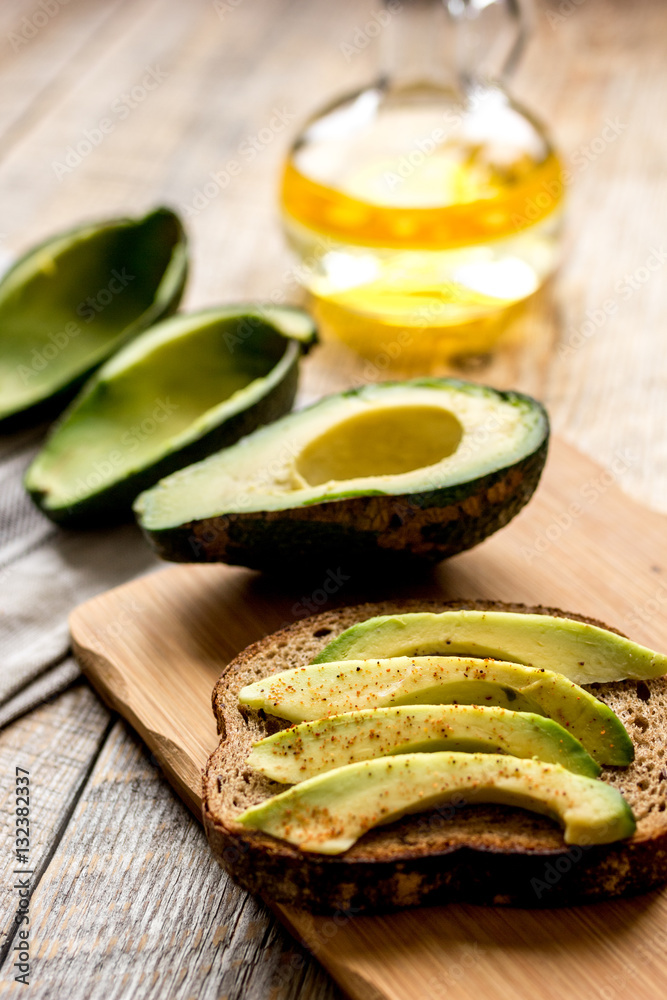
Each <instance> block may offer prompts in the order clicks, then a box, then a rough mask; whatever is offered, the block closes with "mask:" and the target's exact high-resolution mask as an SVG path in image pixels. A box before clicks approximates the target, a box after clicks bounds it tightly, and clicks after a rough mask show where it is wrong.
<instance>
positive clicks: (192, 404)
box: [25, 305, 315, 527]
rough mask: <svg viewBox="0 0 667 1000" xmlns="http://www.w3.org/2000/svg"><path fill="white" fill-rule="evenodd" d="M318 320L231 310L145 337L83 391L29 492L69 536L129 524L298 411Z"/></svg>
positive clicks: (275, 310)
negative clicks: (173, 483) (167, 481)
mask: <svg viewBox="0 0 667 1000" xmlns="http://www.w3.org/2000/svg"><path fill="white" fill-rule="evenodd" d="M314 338H315V328H314V326H313V324H312V321H311V319H310V317H309V316H308V315H307V314H306V313H304V312H302V311H301V310H299V309H291V308H287V307H277V306H260V305H256V306H252V305H241V306H227V307H224V308H218V309H207V310H204V311H202V312H198V313H191V314H189V315H183V316H175V317H173V318H172V319H169V320H166V321H165V322H163V323H160V324H158V325H156V326H154V327H153V328H152V329H150V330H147V331H146V332H145V333H143V334H142V335H141V336H140V337H137V338H136V339H135V340H134V341H133V342H132V343H131V344H128V345H127V346H126V347H125V348H124V349H123V350H122V351H120V352H119V353H118V354H116V355H115V356H114V357H113V358H111V360H109V361H108V362H107V363H106V364H105V365H104V366H103V367H102V368H101V369H100V370H99V371H98V372H97V373H96V374H95V375H94V376H93V378H92V379H91V380H90V381H89V382H88V384H87V385H86V386H84V388H83V390H82V391H81V393H80V395H79V396H78V397H77V398H76V399H75V400H74V402H73V403H72V404H71V406H70V408H69V409H68V410H67V412H66V413H65V414H64V415H63V417H62V419H61V420H60V422H59V423H58V424H57V425H56V426H55V427H54V429H53V431H52V433H51V434H50V436H49V438H48V439H47V443H46V445H45V446H44V448H43V449H42V451H41V452H40V453H39V454H38V455H37V457H36V458H35V460H34V462H33V463H32V465H31V466H30V468H29V469H28V472H27V474H26V479H25V485H26V488H27V489H28V490H29V492H30V494H31V496H32V498H33V499H34V501H35V502H36V503H37V504H38V506H39V507H41V509H42V510H43V511H44V513H45V514H46V515H47V516H48V517H50V518H51V520H53V521H56V522H58V523H60V524H65V525H68V526H76V527H81V526H87V527H91V526H96V525H98V524H99V525H106V524H108V523H109V521H110V520H114V519H119V518H122V517H126V516H128V515H129V513H130V510H131V504H132V501H133V500H134V498H135V497H136V496H137V494H138V493H139V491H140V490H142V489H145V488H146V487H148V486H151V485H152V484H153V483H156V482H157V481H158V480H159V479H160V478H161V477H162V476H164V475H167V474H168V473H170V472H173V471H174V470H175V469H178V468H181V467H182V466H183V465H187V464H188V463H189V462H193V461H196V460H197V459H200V458H202V457H203V456H204V455H209V454H210V453H211V452H212V451H216V449H218V448H224V447H226V446H227V445H230V444H232V443H233V442H235V441H237V440H238V439H239V438H240V437H242V436H243V435H244V434H248V433H250V431H253V430H255V428H256V427H258V426H259V425H260V424H264V423H267V422H268V421H270V420H275V418H276V417H279V416H282V414H283V413H285V412H286V411H287V410H289V409H290V407H291V406H292V403H293V401H294V395H295V392H296V385H297V378H298V365H299V357H300V355H301V353H302V351H303V350H304V349H306V348H307V347H308V346H309V344H310V343H311V342H312V341H313V340H314Z"/></svg>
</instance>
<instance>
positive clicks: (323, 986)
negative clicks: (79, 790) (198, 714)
mask: <svg viewBox="0 0 667 1000" xmlns="http://www.w3.org/2000/svg"><path fill="white" fill-rule="evenodd" d="M31 919H32V928H31V947H32V948H33V949H34V957H33V963H32V974H31V979H30V989H31V992H30V995H31V996H35V997H39V998H40V1000H60V998H62V997H63V996H67V997H68V998H70V1000H124V998H126V997H141V998H142V1000H164V998H166V997H169V1000H189V998H192V997H197V998H198V1000H221V998H226V1000H267V998H269V997H270V998H271V1000H316V998H317V1000H335V998H336V997H337V996H338V993H337V991H336V989H335V988H334V986H333V984H331V983H330V981H329V980H328V977H326V975H325V973H324V972H323V971H322V970H321V969H320V968H319V967H318V966H317V964H316V963H314V962H313V961H312V960H311V959H310V958H309V957H308V955H307V953H305V952H304V951H303V950H302V949H300V948H299V947H298V946H296V945H295V944H294V943H293V942H292V941H290V939H289V938H288V936H287V934H286V932H285V931H283V930H282V929H281V928H280V927H279V926H277V925H276V923H275V921H274V920H273V917H272V916H271V914H270V913H269V912H268V911H267V910H266V909H265V908H264V907H263V906H262V905H261V904H260V903H258V902H256V901H255V900H253V899H251V898H250V897H248V896H247V895H246V894H245V893H243V892H242V891H241V890H239V889H238V888H237V887H236V886H235V885H234V884H233V883H232V882H231V881H230V880H229V879H228V878H227V876H226V875H225V874H224V873H223V872H222V871H221V870H220V868H219V867H218V865H217V864H216V863H215V861H214V860H213V858H212V857H211V855H210V854H209V853H208V850H207V845H206V841H205V838H204V834H203V832H202V830H201V827H200V826H199V825H198V824H197V823H196V822H195V820H194V819H193V818H192V817H191V816H190V815H189V814H188V813H187V811H186V810H185V809H184V807H183V805H182V804H181V803H180V802H179V801H178V799H177V798H176V797H175V796H174V795H173V793H172V792H171V791H170V789H169V787H168V786H167V785H166V784H165V782H164V781H163V780H162V777H161V775H160V773H159V772H158V770H157V769H156V766H155V764H154V762H153V761H152V760H151V758H150V757H149V755H148V753H147V752H146V750H145V748H144V747H143V746H141V744H140V743H139V741H138V740H137V739H136V737H134V736H133V735H132V734H129V733H128V732H127V730H126V727H125V726H124V724H122V723H118V724H117V725H116V726H115V727H114V729H113V730H112V732H111V735H110V737H109V739H108V740H107V742H106V743H105V746H104V749H103V751H102V753H101V754H100V756H99V759H98V761H97V763H96V765H95V768H94V770H93V772H92V774H91V776H90V781H89V782H88V784H87V785H86V787H85V789H84V791H83V794H82V795H81V798H80V799H79V801H78V803H77V806H76V809H75V810H74V813H73V815H72V817H71V820H70V823H69V825H68V827H67V830H66V831H65V834H64V836H63V838H62V840H61V841H60V843H59V845H58V848H57V850H56V852H55V854H54V856H53V858H52V860H51V862H50V864H49V867H48V870H47V871H46V873H45V874H44V876H43V877H42V880H41V882H40V883H39V886H38V888H37V891H36V892H35V894H34V896H33V899H32V903H31ZM6 972H7V970H6V967H5V969H3V974H4V975H5V979H7V978H8V977H7V975H6ZM21 989H23V987H22V986H21V984H19V983H8V984H7V985H6V986H5V987H4V992H3V996H5V995H6V996H14V994H16V995H17V996H21V995H22V994H21V993H20V990H21ZM12 991H13V992H12Z"/></svg>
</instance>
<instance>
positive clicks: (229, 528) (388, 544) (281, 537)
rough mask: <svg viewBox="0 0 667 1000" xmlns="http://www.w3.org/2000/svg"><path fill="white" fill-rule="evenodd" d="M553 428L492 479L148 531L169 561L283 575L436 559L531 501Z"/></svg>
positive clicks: (475, 541) (497, 525)
mask: <svg viewBox="0 0 667 1000" xmlns="http://www.w3.org/2000/svg"><path fill="white" fill-rule="evenodd" d="M548 443H549V436H548V433H547V435H546V437H545V439H544V441H543V442H542V444H541V445H540V447H539V448H538V449H537V450H536V451H534V452H533V453H532V454H530V455H527V456H526V457H525V458H524V459H522V460H521V461H520V462H517V463H515V464H514V465H511V466H507V467H506V468H504V469H499V470H497V471H496V472H492V473H490V474H489V475H487V476H482V477H481V478H479V479H475V480H472V481H470V482H467V483H458V484H456V485H454V486H450V487H445V488H442V489H437V488H436V489H431V490H428V491H426V492H423V493H419V492H415V493H411V494H406V495H388V494H381V495H378V494H375V495H367V496H358V497H350V498H347V499H344V500H330V501H327V502H325V503H319V504H309V505H308V506H303V507H292V508H285V509H284V510H275V511H259V512H257V511H253V512H252V513H234V514H225V515H221V516H220V517H213V518H204V519H202V520H198V521H190V522H188V523H186V524H183V525H180V526H178V527H176V528H166V529H162V530H157V531H149V530H147V529H145V528H144V529H143V530H144V534H145V535H146V538H147V539H148V541H149V543H150V545H151V546H152V548H153V549H154V551H155V552H156V554H157V555H159V556H160V557H161V558H162V559H167V560H169V561H171V562H226V563H229V564H231V565H240V566H248V567H250V568H251V569H266V570H269V571H275V572H284V569H285V566H286V565H287V566H290V565H295V564H296V565H298V566H299V567H300V568H303V567H308V566H311V567H315V566H317V565H325V564H327V563H330V561H331V560H334V561H337V560H338V561H340V560H343V559H344V560H345V561H346V565H348V566H354V565H355V564H358V565H360V566H363V565H364V564H367V563H368V562H369V560H372V563H373V566H374V568H376V567H377V566H378V564H380V563H383V562H386V563H388V564H392V565H394V566H395V565H396V564H397V563H399V564H400V563H404V564H406V565H408V566H409V564H411V563H412V564H415V563H421V564H423V563H436V562H439V561H440V560H441V559H447V558H449V557H450V556H454V555H456V554H457V553H459V552H463V551H464V550H465V549H470V548H472V547H473V546H474V545H478V544H479V543H480V542H482V541H484V539H485V538H487V537H488V536H489V535H491V534H492V533H493V532H494V531H497V530H498V529H499V528H502V527H504V526H505V525H506V524H507V523H508V522H509V521H511V519H512V518H513V517H515V515H516V514H518V513H519V511H520V510H521V508H522V507H524V506H525V504H526V503H528V501H529V500H530V498H531V496H532V495H533V493H534V491H535V488H536V487H537V484H538V482H539V479H540V475H541V473H542V469H543V468H544V463H545V461H546V456H547V449H548Z"/></svg>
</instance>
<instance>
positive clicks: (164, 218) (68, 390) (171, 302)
mask: <svg viewBox="0 0 667 1000" xmlns="http://www.w3.org/2000/svg"><path fill="white" fill-rule="evenodd" d="M123 221H125V220H122V219H116V220H109V221H108V222H106V223H100V228H103V227H104V226H105V225H110V224H118V223H121V222H123ZM136 224H137V228H138V229H140V228H141V227H144V229H145V232H144V233H140V234H139V236H138V247H139V246H140V242H139V241H141V240H143V242H144V244H145V246H144V247H143V249H142V252H143V253H150V248H151V242H150V240H151V238H152V237H153V235H157V230H158V227H162V229H163V230H164V232H163V234H162V237H161V240H162V241H163V242H164V241H167V242H170V243H171V244H172V246H173V251H172V253H173V256H172V265H174V266H171V267H170V268H169V279H170V281H171V285H170V287H167V286H166V285H165V283H164V280H163V281H161V282H160V286H159V287H158V288H157V289H156V297H155V299H154V301H153V304H152V306H151V307H150V308H149V309H147V310H146V311H145V312H144V313H143V314H142V315H141V316H139V317H137V320H136V322H134V323H133V324H132V325H131V327H129V328H128V329H127V330H126V331H125V332H124V333H122V332H121V331H119V334H120V335H119V337H117V338H115V339H114V340H113V341H112V342H110V345H109V351H108V353H107V355H106V356H104V357H102V356H101V357H99V358H98V359H97V360H96V361H95V363H94V364H92V365H89V366H87V367H86V368H84V369H81V368H78V369H77V370H73V371H72V373H71V375H70V378H69V379H68V380H67V382H65V383H64V384H63V385H61V386H60V387H58V388H56V389H54V390H53V391H52V392H50V393H49V395H48V396H45V397H44V398H43V399H40V400H37V401H36V402H35V403H33V404H32V405H30V406H27V407H25V408H24V409H22V410H18V411H16V412H14V413H8V414H7V415H6V416H4V417H0V434H12V433H15V432H16V431H20V430H24V429H25V428H28V427H34V426H36V425H37V424H39V423H42V422H43V421H47V420H52V419H53V418H54V417H56V416H58V415H59V414H60V413H62V411H63V410H64V409H65V407H66V406H67V404H68V403H69V402H71V400H72V399H74V397H75V396H76V394H77V393H78V391H79V389H80V388H81V387H82V386H83V385H84V383H85V382H86V381H87V379H88V378H89V377H90V375H92V374H93V372H94V371H95V370H96V369H97V368H99V367H100V366H101V365H102V364H103V362H104V361H105V360H106V359H107V357H110V356H111V355H112V354H114V353H115V352H116V351H117V350H118V349H119V348H120V347H122V346H123V345H124V344H125V343H127V342H128V341H129V340H130V339H132V337H134V336H136V335H137V334H139V333H141V332H142V331H143V330H145V329H146V328H147V327H149V326H152V325H153V324H154V323H157V322H159V321H160V320H163V319H167V318H168V317H169V316H172V315H173V314H174V313H175V312H176V310H177V309H178V305H179V303H180V301H181V298H182V297H183V292H184V290H185V284H186V281H187V277H188V258H187V237H186V233H185V230H184V229H183V225H182V223H181V220H180V219H179V218H178V216H177V215H176V214H175V213H174V212H172V211H171V210H170V209H168V208H158V209H155V211H153V212H150V213H149V214H148V215H146V216H145V217H144V218H143V219H139V220H136ZM150 227H153V228H155V230H156V233H155V234H152V233H151V231H150ZM89 228H90V226H89V225H85V226H78V227H76V228H75V229H72V230H71V232H70V234H69V235H70V236H71V238H72V240H76V238H77V236H78V235H79V233H80V232H82V231H87V230H88V229H89ZM63 235H67V234H63V233H59V234H57V236H55V237H50V238H49V239H47V240H45V241H44V242H43V243H40V244H39V245H38V246H36V247H33V248H32V249H31V250H29V251H28V252H27V253H26V254H24V255H23V256H22V257H21V258H20V259H19V260H18V261H16V263H15V264H14V265H13V266H12V268H11V269H10V271H8V272H7V274H6V275H4V276H3V277H4V278H6V277H8V275H9V274H11V272H12V271H13V270H14V269H15V268H16V267H19V266H20V265H21V264H22V263H23V262H24V261H25V260H26V259H28V258H29V257H32V256H33V255H34V254H37V253H40V252H42V251H43V250H45V249H47V248H48V247H49V245H50V244H51V243H52V242H54V240H60V239H62V237H63ZM176 254H179V255H180V258H181V259H180V262H177V261H176ZM165 273H166V272H165ZM89 291H90V289H82V292H81V298H82V299H83V298H85V295H86V293H87V292H89ZM72 318H73V319H76V316H74V315H73V317H72Z"/></svg>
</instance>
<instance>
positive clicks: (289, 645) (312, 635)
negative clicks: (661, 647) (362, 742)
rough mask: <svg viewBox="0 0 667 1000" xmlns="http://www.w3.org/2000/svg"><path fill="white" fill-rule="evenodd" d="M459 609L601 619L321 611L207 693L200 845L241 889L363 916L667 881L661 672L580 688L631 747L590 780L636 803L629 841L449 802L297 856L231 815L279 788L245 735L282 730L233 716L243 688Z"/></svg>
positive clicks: (257, 717)
mask: <svg viewBox="0 0 667 1000" xmlns="http://www.w3.org/2000/svg"><path fill="white" fill-rule="evenodd" d="M456 608H478V609H481V610H492V609H493V610H504V611H514V612H524V613H533V614H545V615H548V614H552V615H561V616H562V615H566V616H567V617H570V618H578V619H579V620H581V621H588V622H591V623H592V624H595V625H601V623H600V622H597V621H593V620H592V619H589V618H584V617H582V616H581V615H575V614H571V613H569V612H563V611H559V610H558V609H555V608H543V607H533V608H529V607H526V606H525V605H516V604H511V605H510V604H501V603H497V602H486V601H460V602H449V603H444V602H436V601H416V600H415V601H400V602H384V603H381V604H361V605H357V606H355V607H347V608H342V609H339V610H336V611H330V612H324V613H322V614H319V615H315V616H314V617H312V618H308V619H306V620H304V621H301V622H298V623H297V624H295V625H292V626H290V627H289V628H285V629H282V630H281V631H279V632H276V633H274V634H273V635H269V636H266V638H264V639H262V640H260V641H259V642H257V643H255V644H254V645H252V646H249V647H248V648H247V649H246V650H244V651H243V652H242V653H241V654H240V655H239V656H237V657H236V659H235V660H233V662H232V663H230V664H229V666H228V667H227V668H226V670H225V671H224V673H223V674H222V677H221V678H220V680H219V681H218V684H217V685H216V687H215V690H214V692H213V708H214V711H215V714H216V717H217V721H218V732H219V733H220V737H221V741H220V745H219V746H218V748H217V749H216V750H215V752H214V753H213V754H212V755H211V757H210V759H209V762H208V766H207V768H206V772H205V775H204V791H203V801H204V805H203V814H204V824H205V827H206V833H207V836H208V839H209V843H210V845H211V847H212V849H213V852H214V854H215V856H216V857H217V859H218V860H219V862H220V863H221V864H222V866H223V867H224V868H225V869H226V870H227V871H229V873H230V874H231V875H232V876H233V877H234V878H235V879H236V881H237V882H239V883H240V884H241V885H242V886H244V887H245V888H246V889H249V890H250V891H251V892H256V893H260V894H263V895H265V896H267V897H269V898H271V899H272V900H274V901H276V902H281V903H289V904H292V905H294V906H299V907H304V908H306V909H309V910H311V911H313V912H319V913H325V912H329V913H330V912H335V911H339V910H340V911H349V912H352V913H366V912H374V911H378V910H386V909H395V908H400V907H405V906H416V905H420V904H435V903H442V902H447V901H453V900H458V901H466V902H472V903H491V904H508V905H517V906H563V905H570V904H573V903H581V902H589V901H595V900H601V899H609V898H610V897H613V896H625V895H634V894H636V893H640V892H646V891H647V890H649V889H651V888H653V887H655V886H657V885H659V884H660V883H661V882H664V881H667V808H666V806H667V677H661V678H657V679H655V680H651V681H621V682H617V683H613V684H600V685H591V686H589V690H591V691H594V693H595V695H596V697H598V698H600V699H601V700H602V701H604V702H605V703H606V704H607V705H609V707H610V708H612V709H613V710H614V711H615V712H616V714H617V715H618V716H619V717H620V718H621V720H622V721H623V723H624V724H625V726H626V728H627V729H628V732H629V733H630V735H631V737H632V739H633V742H634V745H635V760H634V762H633V763H632V764H631V765H629V766H628V767H627V768H622V769H620V768H619V769H615V768H605V769H604V770H603V773H602V776H601V777H602V780H604V781H608V782H610V783H611V784H613V785H615V786H616V788H618V790H619V791H620V792H621V793H622V795H623V796H624V797H625V799H626V800H627V802H628V803H629V804H630V806H631V807H632V809H633V811H634V814H635V817H636V820H637V831H636V833H635V835H634V836H633V837H632V838H631V839H630V840H626V841H622V842H618V843H616V844H610V845H605V846H591V847H585V848H580V847H569V848H568V847H567V845H566V844H565V842H564V840H563V836H562V833H561V830H560V829H559V828H558V826H557V825H556V824H555V823H552V822H551V821H550V820H548V819H546V818H543V817H541V816H539V815H536V814H533V813H529V812H527V811H525V810H522V809H518V808H514V807H510V806H500V805H475V806H454V805H450V806H448V807H446V808H445V809H443V810H433V811H431V812H425V813H422V814H417V815H412V816H408V817H406V818H404V819H401V820H399V821H397V822H395V823H392V824H391V825H388V826H384V827H379V828H376V829H374V830H371V831H369V832H368V833H367V834H365V835H364V836H363V837H362V838H361V839H360V840H359V841H358V842H357V843H356V844H355V845H354V846H353V847H352V848H350V850H349V851H347V852H345V854H343V855H339V856H334V857H331V856H323V855H317V854H306V853H304V852H302V851H300V850H298V849H297V848H295V847H293V846H292V845H291V844H288V843H286V842H283V841H279V840H276V839H275V838H273V837H271V836H269V835H267V834H264V833H262V832H259V831H251V830H247V829H245V828H244V827H242V826H241V825H240V824H239V823H237V822H236V817H237V816H238V815H239V814H240V813H241V812H242V811H243V810H244V809H246V808H247V807H249V806H251V805H255V804H257V803H259V802H261V801H263V800H264V799H265V798H267V797H268V796H270V795H273V794H276V793H277V792H279V791H283V790H284V785H279V784H278V783H277V782H273V781H271V780H270V779H268V778H265V777H263V776H262V775H260V774H258V773H256V772H253V771H252V770H251V768H250V767H249V766H248V764H247V758H248V754H249V752H250V747H251V744H252V743H254V742H256V741H257V740H259V739H261V738H262V737H264V736H266V735H268V734H269V733H271V732H275V731H276V730H277V729H282V728H285V727H286V726H288V725H289V723H287V722H283V721H280V720H278V719H275V718H272V717H267V716H265V715H264V714H263V713H261V712H259V713H252V712H249V713H247V714H244V713H242V712H241V710H240V709H239V706H238V693H239V690H240V689H241V687H243V686H244V685H245V684H249V683H251V682H252V681H256V680H259V679H261V678H264V677H267V676H269V675H270V674H272V673H277V672H278V671H281V670H287V669H289V668H291V667H297V666H303V665H304V664H306V663H309V662H310V661H311V660H312V659H313V657H314V656H315V655H316V654H317V653H318V652H319V651H320V650H321V649H322V648H323V647H324V646H325V645H326V644H327V643H328V642H330V641H331V639H333V638H334V636H336V635H338V634H339V633H340V632H342V631H343V630H344V629H346V628H349V627H350V626H351V625H353V624H355V623H356V622H360V621H364V620H366V619H367V618H371V617H374V616H376V615H386V614H395V613H400V612H407V611H445V610H452V609H456ZM602 627H603V628H608V627H609V626H604V625H603V626H602ZM614 631H615V630H614Z"/></svg>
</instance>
